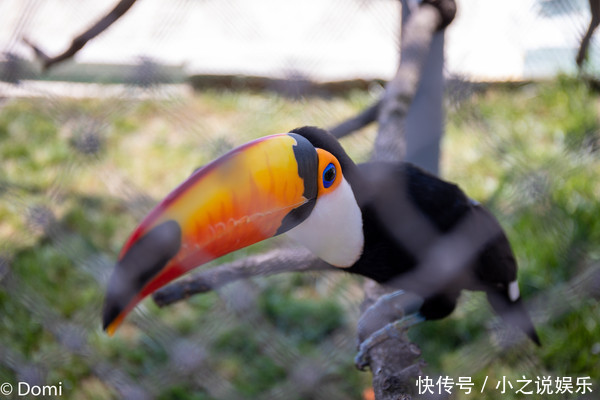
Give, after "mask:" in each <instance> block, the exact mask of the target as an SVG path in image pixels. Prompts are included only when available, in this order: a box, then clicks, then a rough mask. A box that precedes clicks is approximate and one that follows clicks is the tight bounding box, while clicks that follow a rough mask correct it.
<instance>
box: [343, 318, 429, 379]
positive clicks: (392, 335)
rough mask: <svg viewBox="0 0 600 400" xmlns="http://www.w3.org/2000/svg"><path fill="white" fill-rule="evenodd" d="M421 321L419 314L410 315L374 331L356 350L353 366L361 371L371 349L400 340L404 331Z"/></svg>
mask: <svg viewBox="0 0 600 400" xmlns="http://www.w3.org/2000/svg"><path fill="white" fill-rule="evenodd" d="M422 321H425V318H424V317H423V316H421V315H420V314H411V315H408V316H406V317H404V318H402V319H399V320H397V321H394V322H390V323H389V324H387V325H386V326H384V327H383V328H381V329H379V330H378V331H375V332H374V333H373V334H372V335H371V336H369V337H368V338H366V339H365V340H364V341H363V342H362V343H361V344H360V346H359V348H358V354H356V357H354V365H356V368H358V369H360V370H361V371H362V370H364V369H365V368H366V366H367V365H369V362H368V361H367V355H368V353H369V350H371V348H373V347H375V346H377V345H378V344H380V343H382V342H384V341H386V340H388V339H399V338H401V337H402V333H403V332H404V331H406V330H407V329H408V328H410V327H411V326H413V325H416V324H418V323H419V322H422Z"/></svg>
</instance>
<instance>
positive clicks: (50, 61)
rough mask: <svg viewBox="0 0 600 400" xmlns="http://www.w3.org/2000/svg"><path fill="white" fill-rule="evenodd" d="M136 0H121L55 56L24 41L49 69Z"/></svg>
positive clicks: (45, 69)
mask: <svg viewBox="0 0 600 400" xmlns="http://www.w3.org/2000/svg"><path fill="white" fill-rule="evenodd" d="M136 1H137V0H121V1H119V3H117V5H115V7H114V8H113V9H112V10H110V12H109V13H108V14H106V15H105V16H104V17H102V18H101V19H100V20H99V21H97V22H96V23H95V24H94V25H92V26H91V27H90V28H88V29H87V30H86V31H85V32H83V33H82V34H80V35H79V36H77V37H75V38H74V39H73V41H72V42H71V46H70V47H69V48H68V49H67V50H65V51H64V52H63V53H61V54H59V55H57V56H55V57H50V56H48V55H47V54H46V53H45V52H44V51H43V50H42V49H41V48H40V47H39V46H37V45H35V44H34V43H33V42H31V41H30V40H29V39H27V38H23V41H24V42H25V43H26V44H27V45H29V47H31V48H32V49H33V51H34V52H35V55H36V57H37V58H38V59H40V60H41V61H42V66H43V69H44V71H47V70H48V69H50V67H52V66H53V65H55V64H58V63H60V62H63V61H65V60H68V59H69V58H71V57H73V56H74V55H75V54H77V52H79V50H81V49H82V48H83V46H85V44H86V43H87V42H89V41H90V40H92V39H93V38H95V37H96V36H98V35H99V34H100V33H102V32H104V31H105V30H106V29H107V28H108V27H109V26H111V25H112V24H113V23H114V22H115V21H116V20H118V19H119V18H121V17H122V16H123V14H125V13H126V12H127V11H128V10H129V9H130V8H131V6H133V4H134V3H135V2H136Z"/></svg>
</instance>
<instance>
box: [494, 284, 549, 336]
mask: <svg viewBox="0 0 600 400" xmlns="http://www.w3.org/2000/svg"><path fill="white" fill-rule="evenodd" d="M487 295H488V301H489V302H490V304H491V305H492V308H493V309H494V311H496V312H497V313H498V315H500V317H502V320H503V321H504V322H506V324H507V325H508V326H513V327H518V328H519V329H521V330H522V331H523V332H525V334H526V335H527V336H528V337H529V338H530V339H531V340H532V341H533V342H534V343H535V344H537V345H538V346H541V345H542V342H541V341H540V337H539V336H538V334H537V332H536V330H535V326H533V322H532V321H531V317H530V316H529V313H528V312H527V310H526V309H525V305H524V304H523V301H522V300H521V299H520V298H518V299H516V300H515V301H512V300H511V299H510V298H508V297H507V296H506V295H504V293H500V292H494V293H490V292H488V293H487Z"/></svg>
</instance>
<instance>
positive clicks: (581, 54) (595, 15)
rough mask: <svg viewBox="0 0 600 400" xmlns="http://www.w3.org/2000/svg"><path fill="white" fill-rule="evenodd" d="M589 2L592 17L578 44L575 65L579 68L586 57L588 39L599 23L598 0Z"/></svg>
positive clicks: (599, 7) (599, 9)
mask: <svg viewBox="0 0 600 400" xmlns="http://www.w3.org/2000/svg"><path fill="white" fill-rule="evenodd" d="M589 2H590V12H591V13H592V19H591V21H590V26H589V27H588V29H587V32H586V33H585V35H584V36H583V38H582V39H581V44H580V46H579V51H578V52H577V57H576V58H575V61H576V62H577V66H578V67H579V68H581V66H582V65H583V61H584V60H585V58H586V55H587V51H588V47H589V45H590V41H591V39H592V36H593V35H594V31H595V30H596V28H598V25H600V0H589Z"/></svg>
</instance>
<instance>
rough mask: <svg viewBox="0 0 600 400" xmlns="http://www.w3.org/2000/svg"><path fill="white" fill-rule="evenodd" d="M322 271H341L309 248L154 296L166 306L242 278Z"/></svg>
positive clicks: (211, 273) (246, 261)
mask: <svg viewBox="0 0 600 400" xmlns="http://www.w3.org/2000/svg"><path fill="white" fill-rule="evenodd" d="M322 270H332V271H337V270H338V269H336V268H334V267H332V266H331V265H329V264H327V263H325V262H324V261H322V260H320V259H318V258H316V257H315V256H314V255H312V254H311V253H310V252H309V251H308V250H305V249H300V248H294V249H281V250H273V251H271V252H268V253H265V254H259V255H255V256H250V257H247V258H243V259H241V260H236V261H233V262H231V263H228V264H223V265H220V266H218V267H215V268H213V269H209V270H206V271H202V272H200V273H197V274H193V275H190V276H189V277H187V278H185V279H182V280H179V281H177V282H176V283H173V284H171V285H169V286H167V287H165V288H163V289H161V290H158V291H157V292H155V293H154V295H153V299H154V301H155V302H156V304H157V305H159V306H160V307H164V306H167V305H169V304H173V303H175V302H178V301H181V300H185V299H187V298H188V297H190V296H192V295H194V294H198V293H206V292H210V291H211V290H216V289H219V288H220V287H222V286H225V285H227V284H229V283H232V282H235V281H237V280H240V279H246V278H250V277H253V276H265V275H273V274H279V273H282V272H293V271H322Z"/></svg>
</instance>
